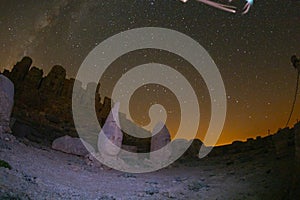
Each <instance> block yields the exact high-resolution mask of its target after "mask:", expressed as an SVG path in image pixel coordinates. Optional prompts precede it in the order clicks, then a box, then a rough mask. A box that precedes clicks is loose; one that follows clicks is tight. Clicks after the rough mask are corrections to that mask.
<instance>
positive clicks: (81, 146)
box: [52, 135, 94, 156]
mask: <svg viewBox="0 0 300 200" xmlns="http://www.w3.org/2000/svg"><path fill="white" fill-rule="evenodd" d="M52 149H55V150H58V151H62V152H64V153H69V154H74V155H78V156H86V155H87V154H89V153H90V152H94V149H93V147H92V146H91V145H90V144H88V143H86V142H85V141H83V140H82V139H80V138H73V137H70V136H67V135H66V136H63V137H60V138H57V139H55V140H54V141H53V143H52Z"/></svg>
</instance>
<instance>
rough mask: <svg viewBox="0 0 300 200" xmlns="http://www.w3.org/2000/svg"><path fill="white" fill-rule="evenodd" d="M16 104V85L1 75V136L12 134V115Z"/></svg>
mask: <svg viewBox="0 0 300 200" xmlns="http://www.w3.org/2000/svg"><path fill="white" fill-rule="evenodd" d="M13 104H14V85H13V83H12V82H11V81H10V80H9V79H8V78H7V77H5V76H3V75H1V74H0V108H1V109H0V134H2V133H10V127H9V122H10V115H11V111H12V108H13Z"/></svg>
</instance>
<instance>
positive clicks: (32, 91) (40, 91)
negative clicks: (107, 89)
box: [2, 57, 151, 152]
mask: <svg viewBox="0 0 300 200" xmlns="http://www.w3.org/2000/svg"><path fill="white" fill-rule="evenodd" d="M31 64H32V59H31V58H29V57H24V58H23V59H22V60H21V61H20V62H18V63H17V64H16V65H15V66H14V67H13V69H12V71H11V72H10V71H8V70H4V72H3V73H2V74H3V75H4V76H6V77H9V78H11V80H12V82H13V83H14V84H15V85H17V86H18V87H17V89H16V92H15V104H14V109H13V113H12V116H13V118H15V120H16V123H15V124H14V126H13V127H12V130H13V134H15V135H16V136H19V137H25V138H27V139H29V140H31V141H34V142H38V143H43V144H45V145H48V146H50V145H51V144H52V142H53V141H54V140H55V139H56V138H59V137H62V136H64V135H69V136H71V137H78V134H77V131H76V129H75V126H74V122H73V115H72V96H73V95H74V98H75V99H77V101H78V102H80V104H81V105H82V106H87V107H88V106H91V102H92V101H95V110H96V114H97V117H98V121H99V123H100V125H101V126H102V127H103V125H104V123H105V121H106V119H107V117H108V115H109V113H110V111H111V99H110V98H108V97H104V99H103V103H101V97H100V94H99V88H100V84H96V83H89V84H88V85H87V87H86V89H84V88H83V87H82V83H81V82H80V81H78V80H75V79H73V78H71V79H67V78H66V70H65V69H64V68H63V67H62V66H59V65H56V66H54V67H53V68H52V69H51V70H50V72H49V73H48V74H47V75H46V76H43V75H44V74H43V70H41V69H39V68H37V67H31ZM74 85H75V86H76V87H78V91H79V92H77V93H76V94H73V87H74ZM93 91H96V94H95V95H92V94H91V93H92V92H93ZM87 96H89V97H90V96H92V97H94V99H93V98H87ZM121 118H123V120H121V121H122V122H124V123H125V124H127V125H128V124H129V126H131V127H134V126H135V125H134V124H133V123H132V122H130V121H129V120H127V119H125V118H126V116H125V115H121ZM130 123H131V125H130ZM129 131H131V130H129ZM134 131H141V132H146V131H145V130H143V129H142V128H139V127H136V128H134ZM123 134H124V137H123V144H124V145H129V146H135V147H136V148H137V151H138V152H149V149H150V139H151V138H145V139H139V138H135V137H132V136H130V135H129V134H127V133H125V132H123ZM148 134H149V137H151V134H150V133H148ZM96 143H97V141H96Z"/></svg>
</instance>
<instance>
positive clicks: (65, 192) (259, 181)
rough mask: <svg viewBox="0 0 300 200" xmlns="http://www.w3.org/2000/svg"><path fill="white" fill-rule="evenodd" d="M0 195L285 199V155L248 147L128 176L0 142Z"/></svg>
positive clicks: (67, 156)
mask: <svg viewBox="0 0 300 200" xmlns="http://www.w3.org/2000/svg"><path fill="white" fill-rule="evenodd" d="M0 160H3V161H5V162H7V163H8V164H9V165H10V166H11V169H9V167H7V166H6V167H5V166H2V167H0V199H288V197H287V196H288V193H289V189H288V188H289V182H290V179H289V177H291V176H292V175H291V174H290V171H291V170H290V169H289V166H290V162H291V160H292V159H291V157H289V156H287V157H285V158H282V159H276V155H275V153H274V151H271V150H270V151H268V150H252V151H248V152H240V153H235V154H228V155H219V156H213V157H207V158H204V159H201V160H191V159H181V160H180V161H178V162H176V163H174V164H172V165H171V166H169V167H168V168H165V169H162V170H159V171H156V172H153V173H146V174H128V173H124V172H119V171H115V170H113V169H107V168H105V169H103V168H95V167H91V166H88V165H86V163H85V161H84V158H82V157H78V156H74V155H70V154H65V153H62V152H58V151H55V150H52V149H51V148H49V147H45V146H41V145H38V144H36V143H32V142H29V141H28V140H26V139H22V141H21V140H13V139H9V138H5V137H4V138H3V137H2V139H1V140H0Z"/></svg>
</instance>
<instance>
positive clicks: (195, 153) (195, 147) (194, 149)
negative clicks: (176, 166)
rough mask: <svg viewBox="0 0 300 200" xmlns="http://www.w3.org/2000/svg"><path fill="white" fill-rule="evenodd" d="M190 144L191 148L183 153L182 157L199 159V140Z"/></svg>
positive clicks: (200, 143)
mask: <svg viewBox="0 0 300 200" xmlns="http://www.w3.org/2000/svg"><path fill="white" fill-rule="evenodd" d="M190 142H191V146H190V147H189V148H188V149H187V151H186V152H185V153H184V156H185V157H188V158H199V151H200V148H201V146H202V144H203V143H202V142H201V141H200V140H199V139H194V140H192V141H190Z"/></svg>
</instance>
